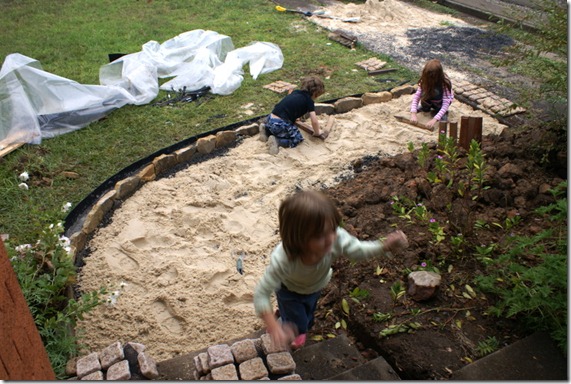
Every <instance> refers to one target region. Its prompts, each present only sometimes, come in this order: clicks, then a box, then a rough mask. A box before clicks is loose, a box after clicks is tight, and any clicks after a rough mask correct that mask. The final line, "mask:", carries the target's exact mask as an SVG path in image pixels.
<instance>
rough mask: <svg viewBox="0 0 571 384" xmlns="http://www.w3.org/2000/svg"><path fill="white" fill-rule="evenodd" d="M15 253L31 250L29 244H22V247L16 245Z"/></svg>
mask: <svg viewBox="0 0 571 384" xmlns="http://www.w3.org/2000/svg"><path fill="white" fill-rule="evenodd" d="M15 249H16V252H25V251H26V250H27V249H32V245H31V244H22V245H18V246H16V248H15Z"/></svg>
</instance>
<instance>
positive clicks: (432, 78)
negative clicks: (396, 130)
mask: <svg viewBox="0 0 571 384" xmlns="http://www.w3.org/2000/svg"><path fill="white" fill-rule="evenodd" d="M453 100H454V92H453V91H452V83H451V81H450V79H449V78H448V76H447V75H446V74H445V73H444V70H443V69H442V64H441V63H440V60H436V59H433V60H430V61H428V62H427V63H426V65H425V66H424V69H423V70H422V74H421V76H420V80H419V81H418V89H417V90H416V93H415V94H414V96H413V97H412V103H411V106H410V121H411V122H413V123H416V122H417V117H416V113H417V112H418V111H421V112H430V111H434V112H432V113H433V114H434V116H433V118H432V119H431V120H430V121H429V122H428V123H426V127H427V128H431V129H432V127H434V124H436V122H437V121H441V120H442V121H447V120H448V108H449V107H450V104H451V103H452V101H453Z"/></svg>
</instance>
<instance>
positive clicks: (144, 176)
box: [137, 163, 157, 183]
mask: <svg viewBox="0 0 571 384" xmlns="http://www.w3.org/2000/svg"><path fill="white" fill-rule="evenodd" d="M137 176H139V178H140V179H141V182H142V183H148V182H149V181H153V180H155V179H156V178H157V173H156V171H155V165H154V164H153V163H151V164H148V165H147V166H145V167H144V168H143V169H141V170H140V171H139V173H138V174H137Z"/></svg>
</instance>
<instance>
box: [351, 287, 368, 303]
mask: <svg viewBox="0 0 571 384" xmlns="http://www.w3.org/2000/svg"><path fill="white" fill-rule="evenodd" d="M349 297H350V298H351V299H353V301H355V302H356V303H359V302H360V301H361V300H364V299H366V298H367V297H369V291H367V290H366V289H361V288H359V287H355V289H353V290H352V291H350V292H349Z"/></svg>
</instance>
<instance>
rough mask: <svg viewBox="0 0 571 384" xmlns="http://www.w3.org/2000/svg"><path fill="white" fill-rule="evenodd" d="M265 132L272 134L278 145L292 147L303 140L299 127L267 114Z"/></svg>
mask: <svg viewBox="0 0 571 384" xmlns="http://www.w3.org/2000/svg"><path fill="white" fill-rule="evenodd" d="M266 134H267V135H268V136H270V135H274V136H275V137H276V139H277V141H278V145H279V146H280V147H285V148H293V147H296V146H297V145H298V144H299V143H301V142H302V141H303V136H302V135H301V132H300V131H299V129H298V128H297V127H296V126H295V124H292V123H290V122H287V121H285V120H282V119H276V118H273V117H271V116H268V119H267V121H266Z"/></svg>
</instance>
